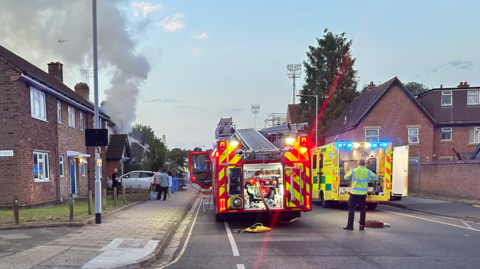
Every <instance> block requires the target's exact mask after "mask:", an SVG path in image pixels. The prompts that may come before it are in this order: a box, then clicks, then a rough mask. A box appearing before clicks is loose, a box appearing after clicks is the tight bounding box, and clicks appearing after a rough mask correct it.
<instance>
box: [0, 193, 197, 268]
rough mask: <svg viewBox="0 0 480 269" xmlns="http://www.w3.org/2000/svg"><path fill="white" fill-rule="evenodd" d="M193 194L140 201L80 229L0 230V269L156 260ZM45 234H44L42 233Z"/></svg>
mask: <svg viewBox="0 0 480 269" xmlns="http://www.w3.org/2000/svg"><path fill="white" fill-rule="evenodd" d="M197 198H199V196H198V194H197V192H196V191H195V190H193V189H192V188H191V187H189V190H188V191H178V192H175V193H173V194H172V199H171V200H166V201H159V200H154V201H146V202H143V203H139V204H137V205H134V206H131V207H129V208H126V209H124V210H120V211H118V212H116V213H114V214H112V215H109V216H106V217H103V218H102V224H90V225H87V226H85V227H82V228H50V229H22V230H8V231H0V269H3V268H9V269H17V268H18V269H23V268H25V269H26V268H35V269H40V268H58V269H61V268H87V269H93V268H139V267H141V266H145V265H148V264H150V263H152V262H154V261H156V260H157V258H159V257H161V256H162V254H163V252H164V250H165V248H166V247H167V245H168V243H169V241H171V239H172V237H173V236H174V233H175V230H176V229H177V228H178V226H179V225H180V223H181V221H182V220H183V218H184V217H185V215H186V214H187V212H189V210H190V209H191V207H192V205H193V203H194V202H195V200H197ZM46 231H49V232H46Z"/></svg>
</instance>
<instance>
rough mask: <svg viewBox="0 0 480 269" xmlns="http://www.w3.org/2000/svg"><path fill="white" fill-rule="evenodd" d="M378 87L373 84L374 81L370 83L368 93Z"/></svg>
mask: <svg viewBox="0 0 480 269" xmlns="http://www.w3.org/2000/svg"><path fill="white" fill-rule="evenodd" d="M376 87H377V86H375V84H373V81H370V85H368V86H367V92H369V91H371V90H373V89H375V88H376Z"/></svg>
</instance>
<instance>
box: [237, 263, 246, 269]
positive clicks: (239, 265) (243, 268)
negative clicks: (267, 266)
mask: <svg viewBox="0 0 480 269" xmlns="http://www.w3.org/2000/svg"><path fill="white" fill-rule="evenodd" d="M237 269H245V265H243V264H237Z"/></svg>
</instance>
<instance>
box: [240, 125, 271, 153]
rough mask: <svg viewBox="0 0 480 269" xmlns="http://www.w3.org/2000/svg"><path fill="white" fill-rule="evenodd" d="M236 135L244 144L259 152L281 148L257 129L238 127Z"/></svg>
mask: <svg viewBox="0 0 480 269" xmlns="http://www.w3.org/2000/svg"><path fill="white" fill-rule="evenodd" d="M235 135H236V136H237V137H238V138H239V139H240V140H242V145H244V146H247V147H248V149H249V150H252V151H257V152H261V151H265V152H268V151H279V150H280V149H279V148H277V147H276V146H275V145H273V144H272V143H271V142H270V141H268V139H267V138H265V136H263V135H262V134H261V133H259V132H258V131H257V130H255V129H237V130H236V131H235Z"/></svg>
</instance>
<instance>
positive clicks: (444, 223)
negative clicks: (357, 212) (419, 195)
mask: <svg viewBox="0 0 480 269" xmlns="http://www.w3.org/2000/svg"><path fill="white" fill-rule="evenodd" d="M382 211H384V212H388V213H392V214H397V215H401V216H406V217H410V218H414V219H421V220H426V221H430V222H435V223H439V224H443V225H448V226H453V227H457V228H462V229H466V230H471V231H477V232H480V230H477V229H474V228H472V227H471V226H470V225H468V226H470V228H467V227H464V226H460V225H455V224H450V223H446V222H441V221H436V220H431V219H426V218H420V217H416V216H412V215H408V214H402V213H398V212H393V211H388V210H382Z"/></svg>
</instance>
